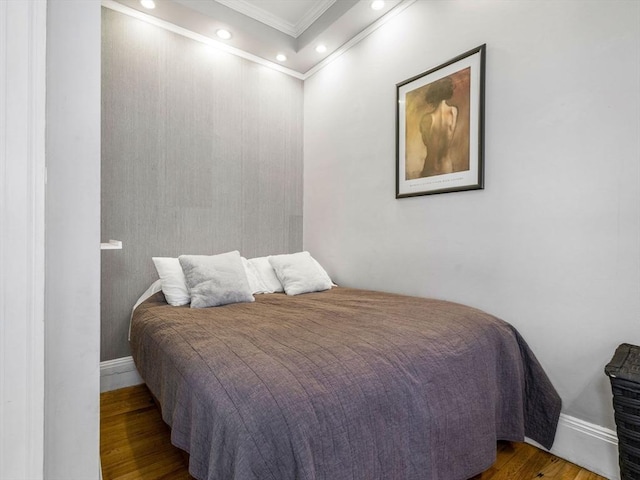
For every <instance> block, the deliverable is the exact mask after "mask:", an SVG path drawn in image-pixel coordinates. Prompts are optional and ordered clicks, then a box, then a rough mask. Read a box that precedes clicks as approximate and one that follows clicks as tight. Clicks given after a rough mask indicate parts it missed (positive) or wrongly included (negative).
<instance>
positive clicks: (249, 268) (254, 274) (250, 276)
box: [241, 257, 271, 295]
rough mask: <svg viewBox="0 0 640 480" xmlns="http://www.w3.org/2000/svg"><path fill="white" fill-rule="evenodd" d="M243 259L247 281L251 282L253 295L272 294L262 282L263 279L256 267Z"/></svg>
mask: <svg viewBox="0 0 640 480" xmlns="http://www.w3.org/2000/svg"><path fill="white" fill-rule="evenodd" d="M241 259H242V266H243V267H244V273H246V275H247V280H248V281H249V288H250V289H251V293H253V294H254V295H256V294H258V293H271V292H269V289H268V288H267V286H266V285H265V284H264V282H263V281H262V278H261V277H260V274H259V273H258V270H256V267H255V266H254V265H253V264H252V263H250V262H249V260H247V259H246V258H244V257H241Z"/></svg>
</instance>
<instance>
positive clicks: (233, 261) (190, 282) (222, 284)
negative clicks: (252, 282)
mask: <svg viewBox="0 0 640 480" xmlns="http://www.w3.org/2000/svg"><path fill="white" fill-rule="evenodd" d="M178 260H179V261H180V265H182V271H183V272H184V277H185V279H186V281H187V286H188V287H189V293H190V294H191V308H204V307H217V306H219V305H227V304H229V303H241V302H253V301H255V298H253V295H252V294H251V289H250V288H249V281H248V280H247V275H246V273H245V271H244V267H243V266H242V260H241V259H240V253H239V252H238V251H237V250H235V251H233V252H228V253H223V254H220V255H180V256H179V257H178Z"/></svg>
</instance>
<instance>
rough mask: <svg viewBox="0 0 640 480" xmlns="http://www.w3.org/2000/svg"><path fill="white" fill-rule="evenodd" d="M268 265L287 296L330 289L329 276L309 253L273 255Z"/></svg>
mask: <svg viewBox="0 0 640 480" xmlns="http://www.w3.org/2000/svg"><path fill="white" fill-rule="evenodd" d="M269 263H270V264H271V266H272V267H273V269H274V270H275V272H276V275H277V276H278V279H279V280H280V282H281V283H282V285H283V287H284V291H285V292H286V294H287V295H299V294H301V293H310V292H320V291H322V290H329V289H330V288H331V279H330V278H329V275H327V272H325V271H324V269H323V268H322V267H321V266H320V264H319V263H318V262H316V260H315V259H314V258H313V257H312V256H311V255H310V254H309V252H299V253H292V254H289V255H274V256H271V257H269Z"/></svg>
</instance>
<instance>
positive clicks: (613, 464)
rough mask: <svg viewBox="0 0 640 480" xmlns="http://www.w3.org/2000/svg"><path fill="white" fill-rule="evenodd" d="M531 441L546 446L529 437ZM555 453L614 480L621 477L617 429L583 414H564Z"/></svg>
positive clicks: (561, 418) (538, 445)
mask: <svg viewBox="0 0 640 480" xmlns="http://www.w3.org/2000/svg"><path fill="white" fill-rule="evenodd" d="M526 442H527V443H530V444H531V445H535V446H536V447H539V448H542V449H543V450H544V447H542V446H541V445H540V444H538V443H537V442H535V441H533V440H531V439H529V438H527V439H526ZM551 453H552V454H554V455H556V456H557V457H561V458H564V459H566V460H568V461H570V462H572V463H575V464H576V465H580V466H581V467H584V468H586V469H588V470H591V471H592V472H595V473H597V474H599V475H602V476H603V477H606V478H609V479H611V480H619V479H620V470H619V469H618V437H617V435H616V432H615V431H613V430H611V429H609V428H605V427H601V426H600V425H595V424H593V423H589V422H585V421H584V420H580V419H579V418H575V417H572V416H569V415H565V414H560V421H559V422H558V430H557V432H556V439H555V442H554V443H553V447H552V448H551Z"/></svg>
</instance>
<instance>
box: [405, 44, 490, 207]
mask: <svg viewBox="0 0 640 480" xmlns="http://www.w3.org/2000/svg"><path fill="white" fill-rule="evenodd" d="M485 50H486V45H481V46H479V47H477V48H474V49H473V50H470V51H468V52H466V53H463V54H462V55H460V56H458V57H456V58H454V59H452V60H449V61H448V62H446V63H443V64H442V65H439V66H437V67H435V68H432V69H431V70H428V71H426V72H424V73H421V74H420V75H417V76H415V77H413V78H410V79H408V80H405V81H404V82H402V83H399V84H397V85H396V94H397V103H396V198H403V197H414V196H416V195H429V194H433V193H445V192H456V191H461V190H477V189H481V188H483V187H484V161H483V156H484V155H483V149H484V145H483V137H484V76H485V74H484V72H485Z"/></svg>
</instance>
